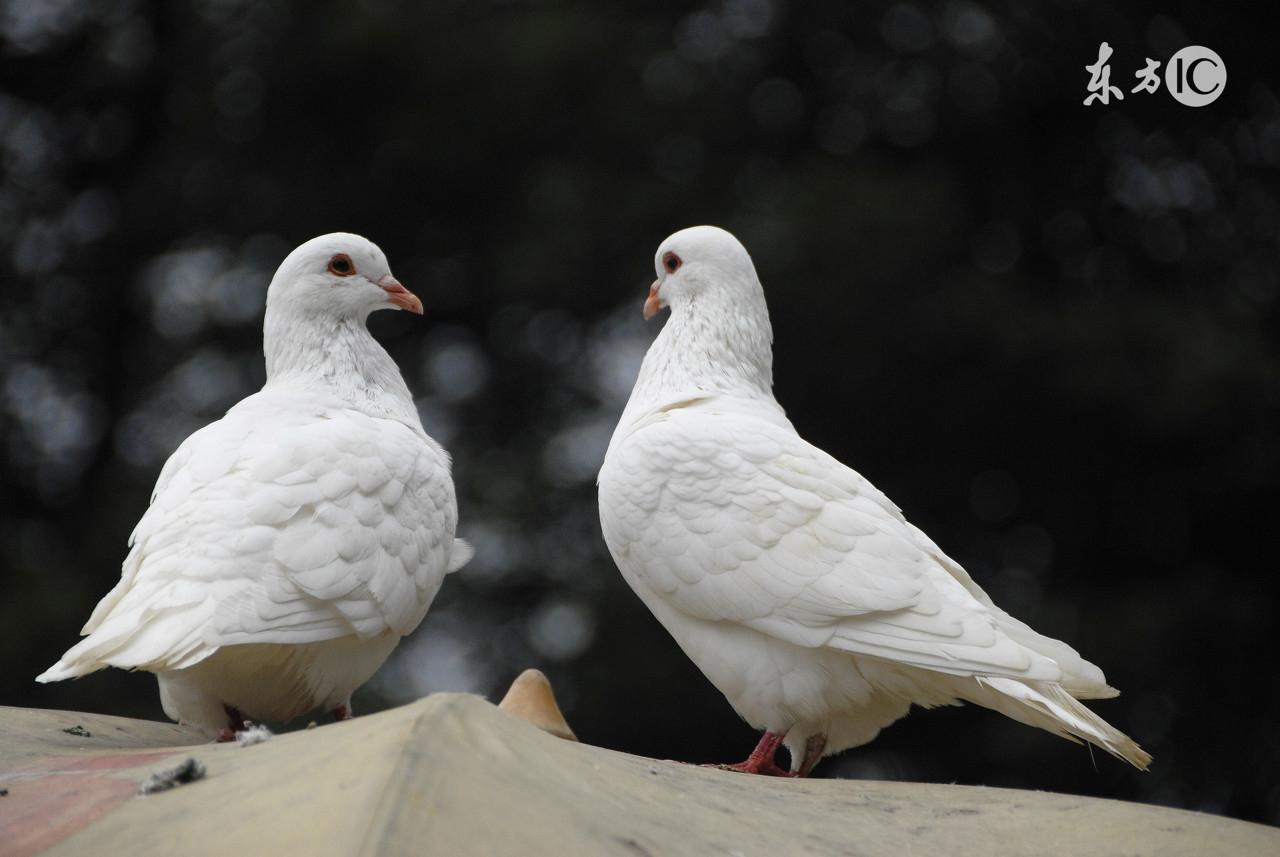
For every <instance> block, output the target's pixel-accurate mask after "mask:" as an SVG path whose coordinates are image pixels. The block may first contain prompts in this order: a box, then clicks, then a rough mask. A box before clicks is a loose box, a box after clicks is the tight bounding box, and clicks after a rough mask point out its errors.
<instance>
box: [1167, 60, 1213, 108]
mask: <svg viewBox="0 0 1280 857" xmlns="http://www.w3.org/2000/svg"><path fill="white" fill-rule="evenodd" d="M1164 85H1165V88H1167V89H1168V90H1169V94H1170V95H1172V96H1173V97H1174V98H1175V99H1177V100H1178V101H1179V102H1181V103H1182V104H1185V105H1187V106H1188V107H1204V106H1205V105H1206V104H1212V103H1213V102H1214V101H1216V100H1217V98H1218V96H1219V95H1221V94H1222V90H1224V89H1226V88H1227V66H1226V65H1225V64H1224V63H1223V62H1222V57H1220V56H1218V55H1217V53H1215V52H1214V51H1211V50H1209V49H1208V48H1206V47H1202V46H1200V45H1189V46H1187V47H1185V48H1183V49H1182V50H1180V51H1178V52H1177V53H1176V54H1174V55H1173V57H1171V58H1170V60H1169V62H1168V64H1167V65H1165V67H1164Z"/></svg>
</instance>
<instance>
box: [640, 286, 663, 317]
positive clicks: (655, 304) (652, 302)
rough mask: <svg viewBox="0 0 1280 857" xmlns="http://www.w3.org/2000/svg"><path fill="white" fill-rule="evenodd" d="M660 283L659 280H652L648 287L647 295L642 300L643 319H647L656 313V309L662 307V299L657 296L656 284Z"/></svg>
mask: <svg viewBox="0 0 1280 857" xmlns="http://www.w3.org/2000/svg"><path fill="white" fill-rule="evenodd" d="M660 285H662V282H661V281H660V280H654V281H653V285H652V286H650V287H649V297H647V298H645V301H644V320H645V321H648V320H649V319H651V318H653V317H654V316H655V315H657V314H658V310H660V309H662V299H661V298H659V297H658V286H660Z"/></svg>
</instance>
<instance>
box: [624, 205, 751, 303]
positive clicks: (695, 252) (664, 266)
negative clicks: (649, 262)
mask: <svg viewBox="0 0 1280 857" xmlns="http://www.w3.org/2000/svg"><path fill="white" fill-rule="evenodd" d="M654 270H655V271H656V272H657V275H658V279H657V280H655V281H654V283H653V285H652V286H650V287H649V297H648V299H647V300H646V301H645V302H644V317H645V318H646V319H650V318H653V316H654V315H656V314H657V312H658V311H659V310H661V309H663V308H664V307H671V311H672V312H673V313H678V312H680V311H681V308H682V307H683V306H685V305H688V304H690V303H692V302H694V301H698V300H701V299H708V298H710V299H718V300H719V301H724V302H726V303H727V305H735V304H738V303H739V302H741V301H753V302H754V301H756V300H762V299H763V293H762V292H761V289H760V281H759V280H758V279H757V278H756V269H755V266H754V265H753V264H752V263H751V257H750V256H749V255H748V254H747V248H745V247H743V246H742V243H741V242H739V241H738V239H737V238H734V237H733V235H732V234H730V233H728V232H726V231H725V230H723V229H721V228H719V227H718V226H691V227H689V228H688V229H681V230H680V231H679V232H677V233H675V234H674V235H670V236H668V237H667V239H666V240H665V241H663V242H662V244H661V245H660V246H659V247H658V252H657V254H656V255H655V256H654Z"/></svg>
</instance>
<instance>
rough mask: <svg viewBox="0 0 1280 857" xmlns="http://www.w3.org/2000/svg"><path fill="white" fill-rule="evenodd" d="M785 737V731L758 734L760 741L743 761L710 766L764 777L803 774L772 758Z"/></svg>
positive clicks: (797, 775)
mask: <svg viewBox="0 0 1280 857" xmlns="http://www.w3.org/2000/svg"><path fill="white" fill-rule="evenodd" d="M785 737H787V733H785V732H766V733H764V734H763V735H761V736H760V743H758V744H756V748H755V749H754V750H752V751H751V755H750V756H748V757H747V758H746V760H745V761H742V762H736V763H734V764H732V765H711V766H710V767H714V768H720V769H721V770H723V771H737V772H738V773H740V774H763V775H764V776H766V777H799V776H803V775H802V774H801V773H799V772H797V771H788V770H785V769H783V768H780V767H778V763H777V762H775V761H774V760H773V757H774V755H775V754H776V753H777V752H778V746H779V745H780V744H782V739H783V738H785Z"/></svg>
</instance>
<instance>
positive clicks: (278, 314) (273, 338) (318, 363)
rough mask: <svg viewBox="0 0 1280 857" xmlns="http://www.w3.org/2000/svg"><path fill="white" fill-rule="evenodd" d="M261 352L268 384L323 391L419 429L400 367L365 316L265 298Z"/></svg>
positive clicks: (419, 421)
mask: <svg viewBox="0 0 1280 857" xmlns="http://www.w3.org/2000/svg"><path fill="white" fill-rule="evenodd" d="M263 352H264V353H265V355H266V363H267V384H266V388H271V387H281V386H283V387H287V388H290V389H299V388H301V389H307V390H313V391H316V392H318V393H327V394H330V395H334V396H336V397H337V398H339V399H341V400H342V401H343V402H344V403H346V404H348V405H349V406H350V407H352V408H354V409H355V410H357V411H360V412H362V413H366V414H369V415H370V416H377V417H386V418H388V419H394V420H397V421H399V422H402V423H404V424H405V425H407V426H409V427H410V428H413V429H415V430H417V431H422V422H421V420H420V419H419V418H418V412H417V408H416V406H415V405H414V403H413V396H412V395H411V394H410V393H409V388H408V387H407V386H406V385H405V383H404V378H402V377H401V375H400V370H399V368H398V367H397V366H396V364H395V361H394V360H392V359H391V355H389V354H387V352H386V350H385V349H384V348H383V347H382V346H381V345H379V344H378V342H377V340H375V339H374V338H373V336H372V335H371V334H370V333H369V330H368V328H366V327H365V320H364V319H363V318H359V317H350V316H335V315H328V314H324V313H311V312H307V311H305V310H304V309H303V308H300V307H297V306H294V305H291V304H287V303H285V304H279V303H272V302H270V301H268V304H267V314H266V321H265V323H264V325H263ZM264 389H265V388H264Z"/></svg>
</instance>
